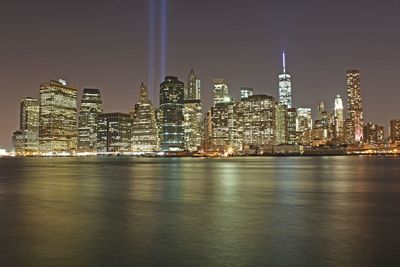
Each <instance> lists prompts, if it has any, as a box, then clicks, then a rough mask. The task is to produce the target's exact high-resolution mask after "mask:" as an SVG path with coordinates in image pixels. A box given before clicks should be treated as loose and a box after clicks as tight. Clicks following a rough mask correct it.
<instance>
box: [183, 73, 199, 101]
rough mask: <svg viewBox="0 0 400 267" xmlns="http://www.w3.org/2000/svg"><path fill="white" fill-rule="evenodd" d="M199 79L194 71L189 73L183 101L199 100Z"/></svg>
mask: <svg viewBox="0 0 400 267" xmlns="http://www.w3.org/2000/svg"><path fill="white" fill-rule="evenodd" d="M200 86H201V83H200V79H198V78H197V76H196V74H195V73H194V70H193V69H191V70H190V73H189V78H188V83H187V85H186V87H185V100H193V99H200Z"/></svg>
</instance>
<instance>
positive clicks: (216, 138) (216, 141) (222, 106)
mask: <svg viewBox="0 0 400 267" xmlns="http://www.w3.org/2000/svg"><path fill="white" fill-rule="evenodd" d="M211 116H212V119H211V120H212V145H213V148H214V150H217V151H225V152H226V151H229V150H234V149H238V147H237V144H236V141H237V139H236V135H237V129H236V127H235V126H236V125H235V103H234V102H224V103H217V104H215V105H214V106H213V107H212V108H211Z"/></svg>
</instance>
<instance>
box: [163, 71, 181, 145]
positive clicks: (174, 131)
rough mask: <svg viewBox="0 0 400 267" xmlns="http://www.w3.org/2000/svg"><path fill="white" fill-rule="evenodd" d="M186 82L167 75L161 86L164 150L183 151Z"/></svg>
mask: <svg viewBox="0 0 400 267" xmlns="http://www.w3.org/2000/svg"><path fill="white" fill-rule="evenodd" d="M184 92H185V86H184V83H183V82H181V81H179V80H178V78H177V77H173V76H167V77H165V80H164V82H162V83H161V86H160V116H159V120H160V121H159V123H160V145H161V150H162V151H166V152H168V151H183V150H184V149H185V142H184V141H185V136H184V129H183V122H184V117H183V108H184Z"/></svg>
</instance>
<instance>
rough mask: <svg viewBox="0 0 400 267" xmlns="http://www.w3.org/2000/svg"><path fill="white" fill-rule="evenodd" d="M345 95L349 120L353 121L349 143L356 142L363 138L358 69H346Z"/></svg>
mask: <svg viewBox="0 0 400 267" xmlns="http://www.w3.org/2000/svg"><path fill="white" fill-rule="evenodd" d="M347 97H348V105H349V107H348V110H349V116H350V120H351V121H352V122H353V123H352V124H353V125H352V128H351V129H349V130H350V131H351V132H350V134H351V138H350V139H349V140H350V141H351V143H357V142H360V141H362V139H363V109H362V98H361V83H360V71H358V70H349V71H347Z"/></svg>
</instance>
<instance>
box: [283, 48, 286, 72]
mask: <svg viewBox="0 0 400 267" xmlns="http://www.w3.org/2000/svg"><path fill="white" fill-rule="evenodd" d="M282 62H283V73H286V55H285V50H283V53H282Z"/></svg>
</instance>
